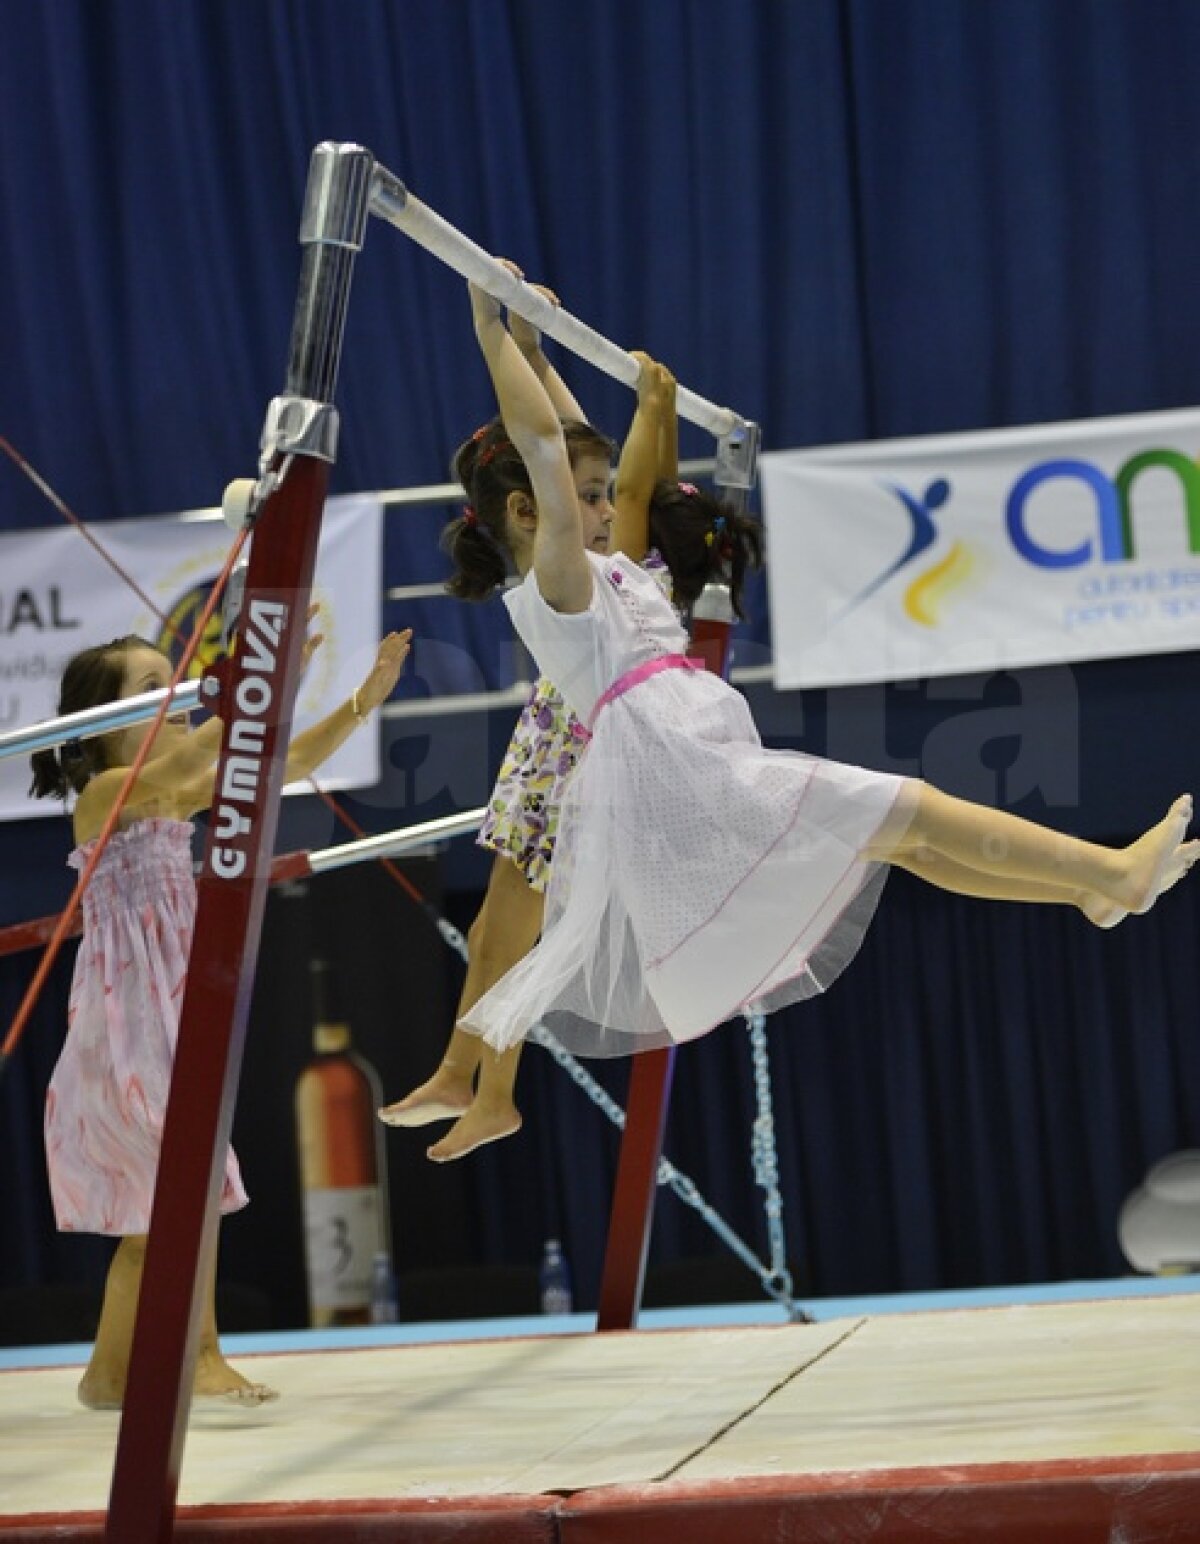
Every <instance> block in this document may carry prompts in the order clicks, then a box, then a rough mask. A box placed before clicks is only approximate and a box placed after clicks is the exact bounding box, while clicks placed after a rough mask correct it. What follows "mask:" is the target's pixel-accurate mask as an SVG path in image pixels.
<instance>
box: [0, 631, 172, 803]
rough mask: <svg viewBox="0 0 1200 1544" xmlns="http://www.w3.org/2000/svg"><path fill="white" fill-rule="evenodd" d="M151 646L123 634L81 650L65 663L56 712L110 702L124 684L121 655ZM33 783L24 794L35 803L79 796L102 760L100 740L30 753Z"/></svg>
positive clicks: (100, 768) (77, 710) (101, 766)
mask: <svg viewBox="0 0 1200 1544" xmlns="http://www.w3.org/2000/svg"><path fill="white" fill-rule="evenodd" d="M153 648H154V644H152V643H147V642H146V640H145V639H144V638H138V637H137V636H136V635H135V634H132V633H128V634H126V635H125V637H123V638H114V639H113V640H112V642H111V643H101V644H97V645H96V647H95V648H91V649H84V650H83V651H82V652H81V653H79V654H76V655H75V656H74V657H73V658H72V659H70V660H68V662H67V668H66V669H65V670H64V671H63V677H62V684H61V685H60V687H59V692H58V712H59V713H60V714H63V713H82V712H83V710H84V709H85V708H97V707H99V706H100V705H101V704H102V703H105V702H115V701H116V700H117V698H118V697H120V695H121V688H122V686H123V685H124V683H125V655H126V654H128V653H129V651H130V650H131V649H153ZM29 765H30V767H31V769H32V771H33V780H32V782H31V783H30V785H29V792H30V794H31V795H32V796H33V798H35V799H47V798H50V797H51V796H53V797H54V798H56V799H65V798H66V797H67V795H68V794H69V793H77V794H78V793H82V792H83V790H84V788H86V787H87V785H88V783H89V782H90V781H91V779H92V778H93V777H94V776H95V775H96V773H97V772H103V771H104V769H105V767H106V765H107V762H106V761H105V757H104V747H103V745H102V744H101V740H100V737H99V736H96V735H93V736H91V737H90V738H88V739H86V740H68V741H67V742H66V744H65V745H61V746H59V748H58V749H57V750H44V751H34V753H33V755H32V756H31V757H30V758H29Z"/></svg>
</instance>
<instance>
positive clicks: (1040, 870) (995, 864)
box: [867, 783, 1200, 912]
mask: <svg viewBox="0 0 1200 1544" xmlns="http://www.w3.org/2000/svg"><path fill="white" fill-rule="evenodd" d="M1191 818H1192V800H1191V796H1190V795H1189V794H1185V795H1183V796H1182V797H1181V798H1179V799H1176V801H1175V803H1174V804H1173V805H1172V806H1171V808H1170V810H1169V811H1168V812H1167V814H1166V816H1165V817H1164V818H1163V819H1162V820H1160V821H1159V823H1158V824H1157V825H1156V826H1152V827H1151V829H1150V830H1149V831H1147V832H1146V833H1145V834H1144V835H1143V836H1140V837H1139V838H1138V839H1137V841H1136V842H1133V843H1132V844H1131V845H1130V846H1128V847H1101V846H1099V845H1098V844H1096V843H1095V842H1085V841H1081V840H1080V839H1079V838H1078V837H1073V836H1066V835H1064V834H1062V833H1061V832H1057V831H1051V830H1049V829H1048V828H1047V827H1045V826H1039V825H1037V824H1036V823H1035V822H1033V821H1031V820H1023V819H1021V817H1020V816H1018V815H1010V814H1008V813H1007V812H1006V811H1003V810H994V809H990V808H989V807H988V806H986V805H982V804H971V803H969V802H968V801H967V800H965V799H956V798H954V797H953V796H952V795H950V794H946V793H942V792H941V791H940V790H939V789H937V788H933V787H931V786H930V784H928V783H919V784H917V785H916V797H915V806H914V808H913V811H912V816H911V819H910V821H909V823H908V825H907V827H906V828H905V830H904V831H903V833H902V834H901V835H900V836H899V837H892V838H888V837H887V836H886V835H885V836H884V837H883V838H881V839H880V840H879V841H878V842H876V843H874V844H872V845H871V846H870V847H869V848H868V849H867V856H869V857H872V858H876V859H879V860H881V861H884V862H892V863H900V864H904V863H905V862H906V861H907V860H909V859H911V858H912V857H914V856H915V857H916V858H917V859H918V860H925V861H927V860H928V858H929V856H930V855H939V856H941V857H942V858H947V859H950V860H951V861H953V862H954V863H956V864H958V865H960V866H961V867H963V868H968V869H976V870H978V871H979V872H981V873H984V874H991V875H995V876H997V877H999V878H1001V879H1005V880H1008V881H1010V882H1012V881H1030V880H1032V881H1035V882H1039V883H1043V884H1052V885H1055V886H1059V887H1061V888H1063V889H1066V890H1070V891H1072V892H1083V893H1086V894H1089V895H1092V896H1095V897H1097V898H1098V903H1107V904H1108V905H1110V906H1114V907H1116V908H1118V909H1123V910H1125V911H1137V912H1144V911H1148V910H1149V909H1150V907H1151V906H1152V905H1153V904H1154V902H1155V900H1156V899H1157V898H1158V896H1159V895H1161V894H1162V892H1163V891H1164V890H1166V889H1168V888H1169V887H1170V886H1171V885H1173V884H1174V883H1175V882H1176V880H1178V879H1180V878H1182V876H1183V875H1184V874H1185V873H1186V872H1187V871H1188V869H1189V868H1191V866H1192V864H1193V863H1194V862H1195V861H1196V858H1197V855H1198V853H1200V843H1196V842H1185V841H1184V839H1183V838H1184V832H1185V831H1186V830H1187V827H1188V823H1189V822H1190V820H1191ZM931 877H932V876H931ZM934 882H935V883H936V882H937V880H936V879H935V880H934Z"/></svg>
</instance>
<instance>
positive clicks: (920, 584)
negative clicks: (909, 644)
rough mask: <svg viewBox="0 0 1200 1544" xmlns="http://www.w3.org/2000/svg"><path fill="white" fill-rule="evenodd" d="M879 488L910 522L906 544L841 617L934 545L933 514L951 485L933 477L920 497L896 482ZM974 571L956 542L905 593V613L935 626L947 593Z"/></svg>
mask: <svg viewBox="0 0 1200 1544" xmlns="http://www.w3.org/2000/svg"><path fill="white" fill-rule="evenodd" d="M879 486H880V487H881V488H886V489H887V491H888V492H889V493H890V494H892V495H893V497H894V498H896V499H897V500H898V502H899V503H900V505H901V507H902V508H903V510H904V512H905V513H906V514H907V516H908V518H909V520H910V522H911V525H912V529H911V531H910V533H909V539H908V545H907V546H906V547H905V549H904V551H903V552H902V553H901V554H900V556H899V557H898V558H896V559H895V560H894V562H891V563H889V564H888V566H887V567H886V568H885V569H884V570H883V572H882V573H881V574H877V575H876V576H875V578H874V579H872V580H871V582H870V584H868V585H867V587H866V588H865V589H863V590H860V591H859V593H858V594H857V595H856V596H854V598H853V599H852V600H850V601H849V602H848V603H847V605H846V607H845V608H844V610H843V611H842V613H841V614H842V616H845V615H847V613H849V612H851V611H853V610H854V609H855V608H856V607H857V606H861V605H862V603H863V601H865V600H866V599H868V597H870V596H872V595H874V594H875V592H876V591H877V590H879V589H881V588H882V587H883V586H884V585H885V584H887V582H888V581H889V580H890V579H892V578H894V577H895V575H896V574H898V573H899V572H900V570H901V569H902V568H907V567H908V566H909V565H910V564H911V563H913V562H914V561H915V560H916V559H917V558H919V557H920V556H921V554H922V553H923V552H926V551H928V549H929V548H930V547H932V546H933V544H934V543H935V542H936V541H937V539H938V535H939V530H938V524H937V521H936V520H935V519H934V515H935V513H936V512H937V511H938V510H940V509H942V508H944V507H945V505H946V504H947V503H948V502H949V500H950V483H949V480H948V479H947V478H945V477H935V478H934V479H933V481H932V482H931V483H930V484H929V486H928V487H927V488H926V489H925V492H924V493H923V494H921V495H920V497H918V496H917V495H916V494H915V493H912V492H910V490H909V489H908V488H905V487H904V486H903V484H901V483H898V482H892V481H890V480H884V481H881V482H880V485H879ZM974 569H975V563H974V560H973V559H972V557H971V554H970V551H969V549H968V547H967V545H966V543H965V542H963V541H961V540H958V539H955V541H954V542H953V543H952V545H951V547H950V550H949V552H948V554H947V555H946V557H944V558H942V559H941V560H940V561H939V562H937V563H935V564H934V565H933V567H932V568H929V569H926V570H925V571H924V572H923V573H921V574H920V575H918V577H917V578H915V579H914V580H913V582H912V583H911V584H910V585H909V586H908V588H907V590H905V592H904V600H903V606H904V610H905V612H906V613H907V615H908V616H909V617H910V618H911V619H912V620H913V621H914V622H919V623H920V624H921V625H922V626H923V627H933V626H935V625H936V624H937V621H938V610H939V606H938V603H939V602H940V601H941V600H942V598H943V597H944V596H945V594H946V593H947V592H948V591H949V590H951V589H957V588H958V587H959V586H960V585H961V584H963V583H965V582H966V580H967V579H968V578H969V577H970V575H971V574H972V572H973V571H974Z"/></svg>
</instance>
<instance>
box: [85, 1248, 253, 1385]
mask: <svg viewBox="0 0 1200 1544" xmlns="http://www.w3.org/2000/svg"><path fill="white" fill-rule="evenodd" d="M145 1264H146V1238H145V1235H144V1234H139V1235H136V1236H131V1237H129V1238H123V1239H122V1240H121V1242H120V1243H119V1244H118V1245H117V1250H116V1253H115V1254H114V1255H113V1257H112V1263H111V1264H110V1265H109V1268H108V1279H107V1281H106V1282H105V1286H104V1306H103V1307H102V1308H101V1310H100V1323H99V1325H98V1326H97V1329H96V1344H95V1346H94V1347H93V1348H92V1356H91V1360H90V1361H89V1362H88V1365H87V1369H86V1371H85V1372H84V1375H83V1378H82V1379H81V1380H80V1384H79V1390H78V1393H79V1399H80V1402H81V1403H83V1404H85V1405H87V1406H89V1408H91V1409H93V1410H119V1409H120V1408H121V1403H122V1401H123V1399H124V1398H125V1384H126V1381H127V1380H128V1377H129V1358H130V1353H131V1351H132V1349H133V1328H134V1323H135V1321H136V1319H137V1305H138V1297H139V1295H140V1294H141V1290H142V1273H143V1270H144V1269H145ZM205 1294H206V1296H205V1307H204V1319H203V1322H202V1325H201V1330H200V1348H199V1351H198V1353H197V1357H196V1379H195V1383H194V1385H193V1392H194V1393H195V1394H207V1395H214V1394H215V1395H219V1396H221V1397H223V1398H226V1399H231V1400H233V1401H234V1402H235V1403H237V1404H251V1405H260V1404H262V1403H263V1402H264V1401H266V1400H268V1399H276V1398H278V1395H277V1393H276V1391H275V1390H274V1389H271V1388H268V1387H267V1386H266V1384H264V1383H251V1382H250V1381H249V1379H247V1378H243V1377H242V1375H241V1373H239V1372H235V1371H234V1369H233V1368H232V1367H231V1366H230V1365H229V1363H228V1362H227V1361H226V1360H225V1358H224V1357H223V1356H222V1355H221V1348H220V1345H219V1343H218V1340H217V1320H216V1307H215V1298H216V1263H215V1260H214V1263H213V1266H212V1268H211V1269H210V1271H209V1274H208V1281H207V1284H206V1288H205Z"/></svg>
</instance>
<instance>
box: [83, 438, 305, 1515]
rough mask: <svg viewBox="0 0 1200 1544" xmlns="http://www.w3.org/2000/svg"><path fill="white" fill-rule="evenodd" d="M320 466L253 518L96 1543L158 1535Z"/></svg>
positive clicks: (287, 720) (233, 1090) (237, 1066)
mask: <svg viewBox="0 0 1200 1544" xmlns="http://www.w3.org/2000/svg"><path fill="white" fill-rule="evenodd" d="M328 475H329V468H328V466H327V464H326V463H325V462H324V461H322V460H318V459H315V458H312V457H307V456H300V455H297V456H296V457H295V458H294V459H293V461H292V463H291V466H290V469H289V470H288V472H287V473H286V475H285V477H284V480H283V482H282V484H281V486H280V487H279V489H278V491H277V492H275V493H274V494H273V495H272V496H271V497H270V499H269V500H268V501H267V503H266V504H265V505H264V507H263V511H262V514H261V515H260V517H259V520H258V524H257V526H256V528H255V534H254V541H253V546H252V549H251V556H250V567H249V572H248V575H247V580H246V591H245V598H244V602H243V608H242V622H241V627H240V630H239V647H238V649H237V652H236V654H235V656H234V659H233V661H232V666H231V677H230V683H229V684H230V690H229V692H228V696H227V706H226V707H225V708H223V710H222V711H223V713H224V714H225V730H224V735H223V738H222V742H221V754H220V759H219V760H218V762H217V769H216V784H215V792H214V795H213V807H212V816H211V820H210V826H209V836H208V845H207V850H206V852H205V856H204V865H203V869H202V871H201V874H200V877H199V879H198V881H197V893H198V904H197V914H196V930H195V935H194V939H195V941H194V944H193V949H192V958H191V964H190V968H189V971H188V981H187V989H186V993H185V996H184V1000H183V1008H182V1014H181V1019H180V1026H179V1038H178V1045H177V1049H176V1054H175V1068H174V1073H173V1075H172V1079H171V1092H170V1096H169V1098H168V1103H167V1111H166V1120H165V1124H164V1128H163V1138H162V1155H161V1158H160V1160H159V1169H158V1179H157V1184H156V1186H155V1192H154V1207H153V1211H152V1214H151V1219H150V1235H149V1244H148V1248H147V1254H146V1265H145V1273H144V1277H143V1282H142V1290H141V1298H140V1301H139V1303H138V1316H137V1326H136V1329H135V1332H134V1339H133V1356H132V1361H131V1364H130V1369H129V1380H128V1385H127V1387H126V1391H125V1402H124V1409H123V1412H122V1418H121V1428H120V1434H119V1437H118V1441H117V1454H116V1462H115V1466H114V1470H113V1480H112V1491H111V1495H110V1500H109V1512H108V1529H107V1534H106V1538H107V1540H108V1541H109V1544H156V1541H157V1544H161V1541H166V1540H169V1539H170V1538H171V1535H172V1528H173V1519H174V1509H175V1498H176V1495H177V1492H178V1488H179V1469H180V1463H181V1460H182V1456H183V1444H184V1436H185V1432H186V1427H187V1415H188V1407H189V1404H190V1401H191V1391H192V1378H193V1374H194V1370H195V1355H196V1344H197V1339H198V1335H199V1327H200V1317H201V1312H202V1307H203V1303H204V1298H205V1294H206V1292H207V1290H208V1285H207V1284H208V1279H209V1272H210V1271H211V1270H212V1268H213V1266H214V1264H215V1250H216V1234H217V1222H218V1210H217V1207H218V1199H219V1196H220V1190H221V1184H222V1179H223V1175H224V1168H225V1153H226V1149H227V1147H228V1144H229V1134H230V1128H231V1126H232V1123H233V1107H234V1101H235V1098H236V1094H237V1084H238V1077H239V1074H240V1071H241V1061H242V1047H243V1044H244V1040H245V1030H246V1017H247V1013H248V1011H249V1006H250V995H251V986H252V983H253V979H254V968H255V964H256V961H257V957H258V944H259V935H260V931H261V926H262V913H263V907H264V904H265V901H266V893H267V885H268V883H269V880H270V853H271V849H272V847H273V845H274V838H275V829H276V824H277V820H278V813H279V794H280V790H281V788H282V785H283V775H284V764H285V760H286V747H287V741H288V736H289V732H290V728H291V720H292V711H293V707H294V703H295V696H296V688H297V685H298V682H299V673H300V655H301V649H302V647H303V643H304V635H305V623H306V614H307V609H308V597H309V589H310V585H311V582H312V571H313V565H314V562H315V559H316V550H317V538H318V535H319V532H320V525H321V509H322V505H323V503H324V498H325V488H326V483H327V481H328ZM231 747H232V750H233V751H234V752H235V754H231Z"/></svg>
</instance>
